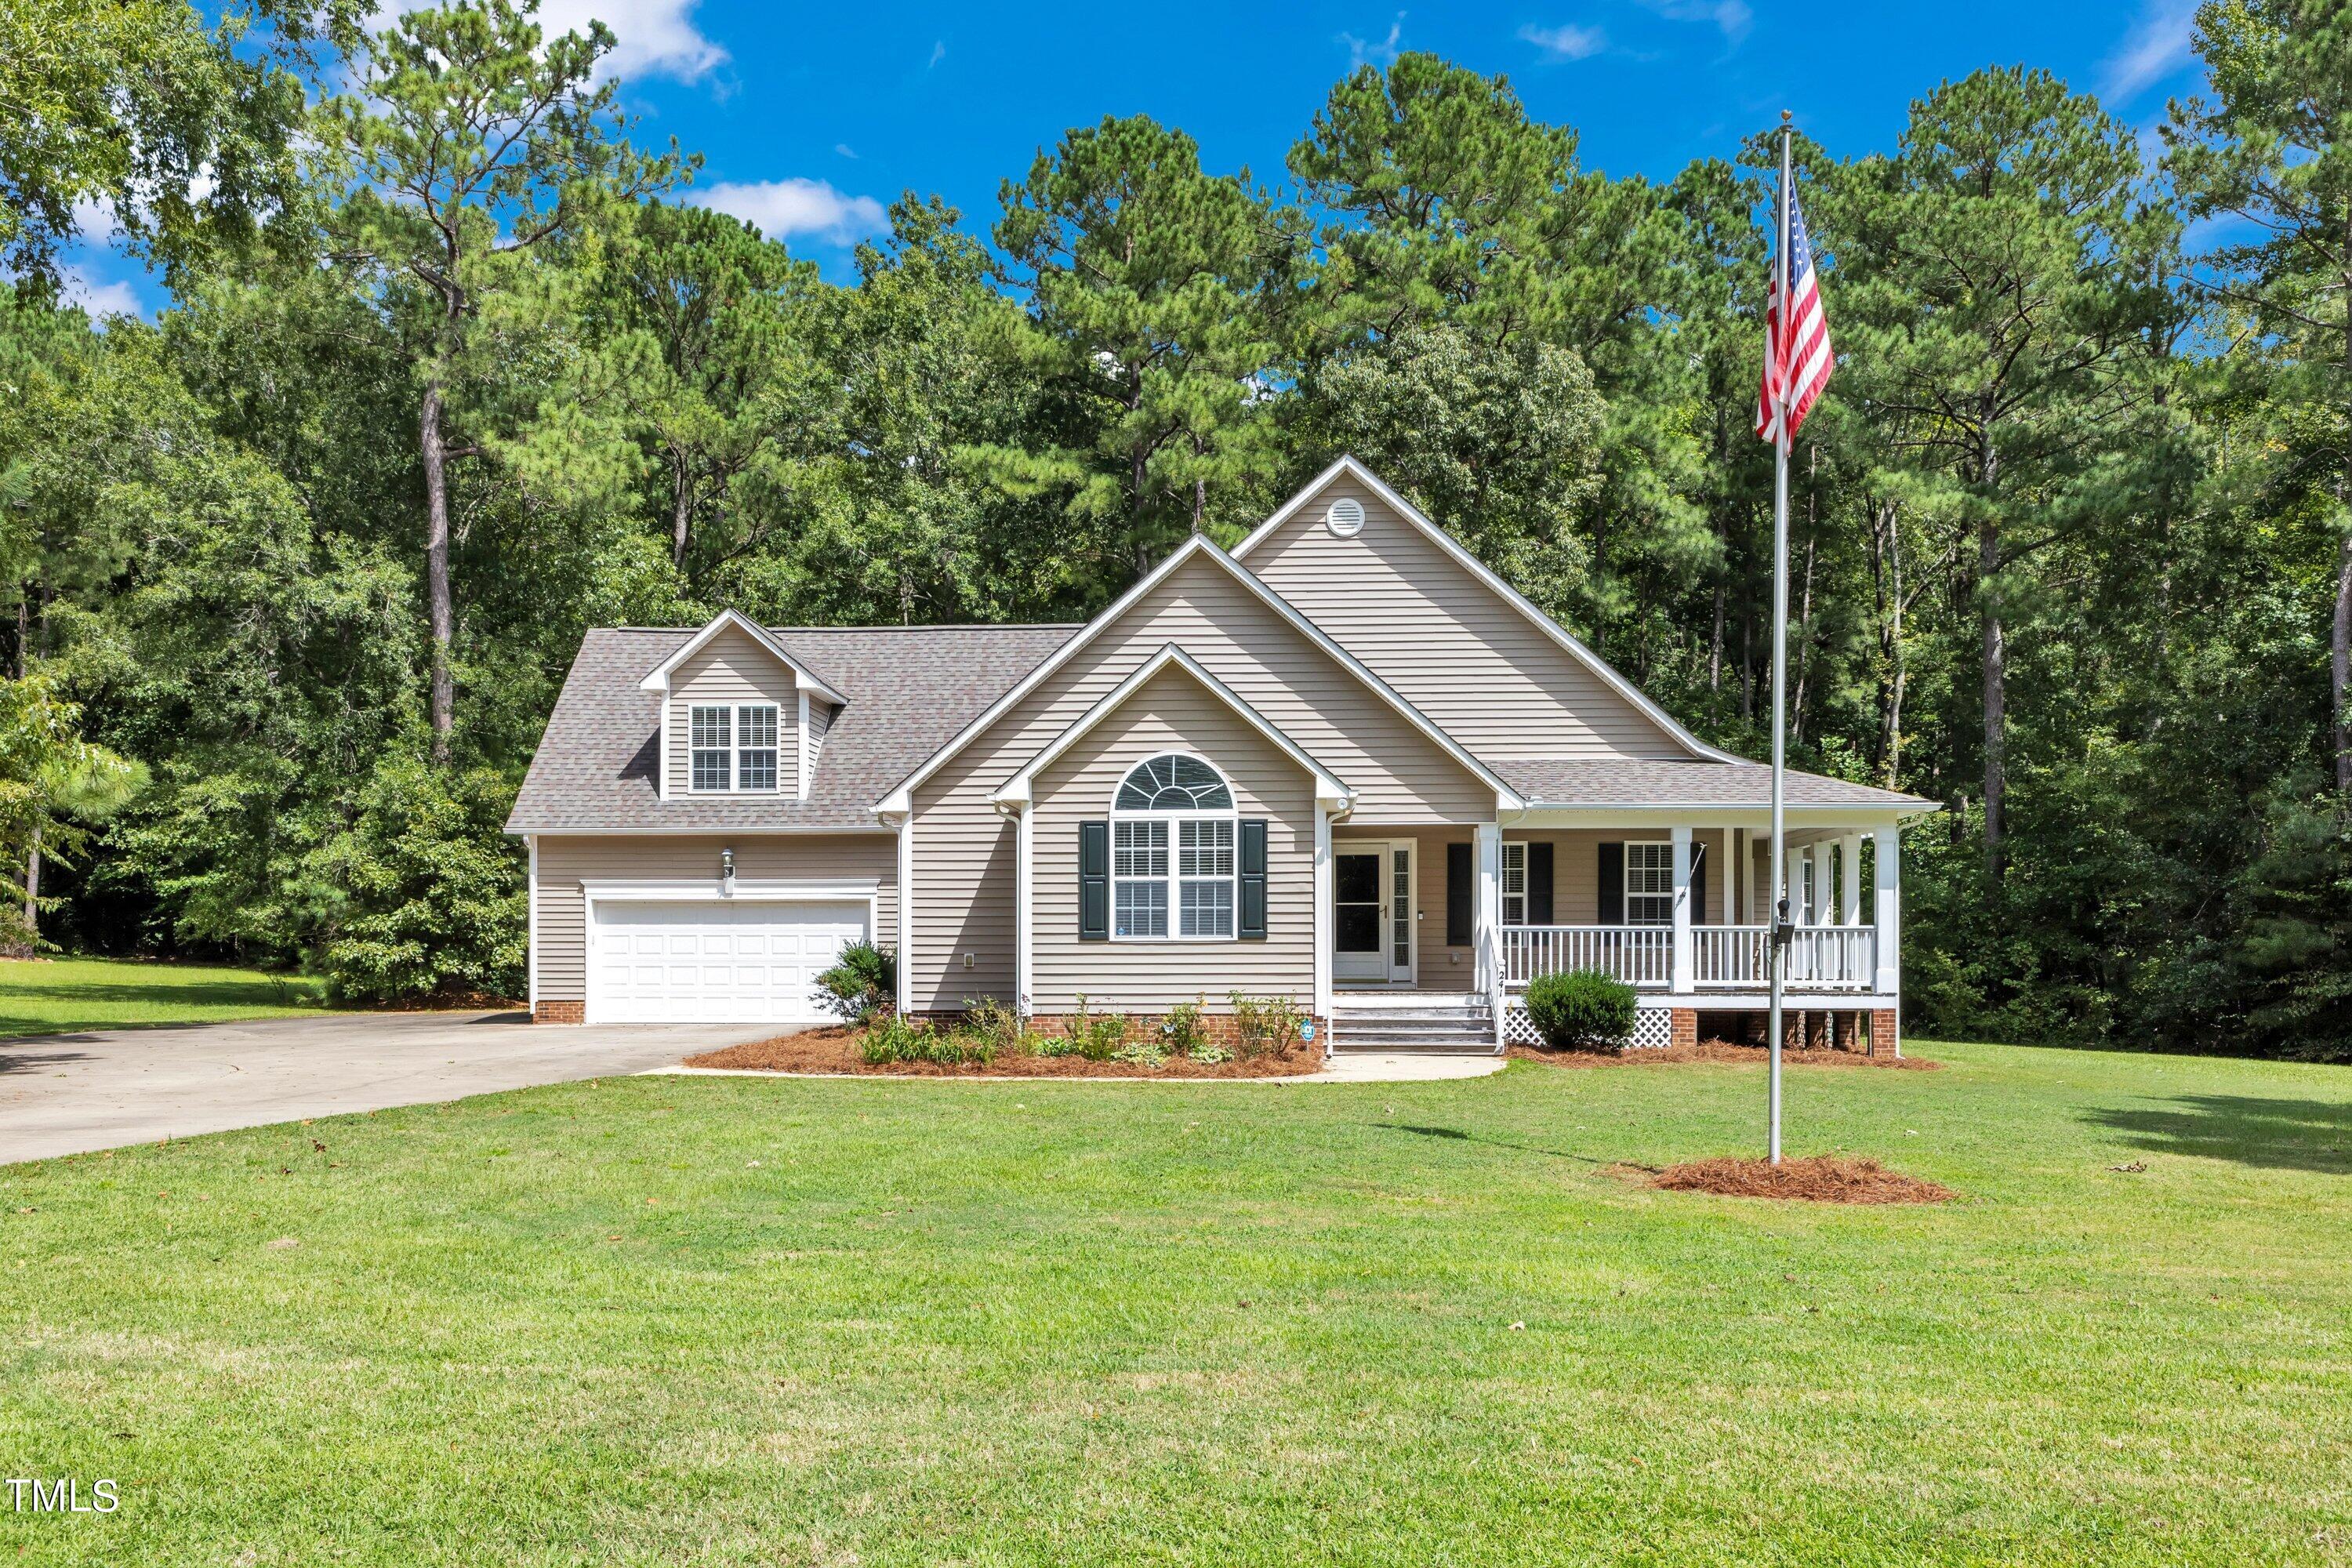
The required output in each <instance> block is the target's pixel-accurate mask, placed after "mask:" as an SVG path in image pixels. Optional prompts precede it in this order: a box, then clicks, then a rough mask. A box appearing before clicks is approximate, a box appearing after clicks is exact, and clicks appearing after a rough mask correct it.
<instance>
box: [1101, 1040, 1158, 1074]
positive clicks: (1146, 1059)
mask: <svg viewBox="0 0 2352 1568" xmlns="http://www.w3.org/2000/svg"><path fill="white" fill-rule="evenodd" d="M1093 1059H1095V1060H1102V1059H1105V1058H1093ZM1108 1059H1109V1060H1111V1061H1115V1062H1125V1063H1126V1064H1127V1065H1128V1066H1129V1067H1139V1068H1156V1067H1165V1066H1166V1065H1167V1063H1168V1047H1165V1046H1163V1045H1161V1044H1160V1042H1159V1041H1158V1040H1138V1041H1136V1042H1135V1044H1133V1045H1131V1046H1121V1047H1118V1049H1117V1050H1115V1051H1113V1052H1111V1054H1110V1056H1109V1058H1108Z"/></svg>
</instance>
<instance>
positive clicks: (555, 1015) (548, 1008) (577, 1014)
mask: <svg viewBox="0 0 2352 1568" xmlns="http://www.w3.org/2000/svg"><path fill="white" fill-rule="evenodd" d="M530 1021H531V1022H532V1023H534V1024H584V1023H586V1022H587V1021H588V1004H587V1003H585V1002H541V1004H539V1005H537V1006H535V1007H533V1008H532V1009H531V1010H530Z"/></svg>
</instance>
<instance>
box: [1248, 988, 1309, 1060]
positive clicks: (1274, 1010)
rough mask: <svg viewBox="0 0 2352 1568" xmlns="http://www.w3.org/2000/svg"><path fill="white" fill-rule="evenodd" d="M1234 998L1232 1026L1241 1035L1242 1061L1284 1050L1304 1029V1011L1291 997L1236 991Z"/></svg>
mask: <svg viewBox="0 0 2352 1568" xmlns="http://www.w3.org/2000/svg"><path fill="white" fill-rule="evenodd" d="M1233 1002H1234V1032H1235V1033H1236V1034H1237V1035H1239V1036H1240V1037H1241V1056H1242V1058H1243V1059H1244V1061H1246V1060H1248V1059H1249V1058H1252V1057H1258V1056H1264V1055H1265V1054H1266V1053H1267V1052H1274V1053H1276V1054H1277V1055H1278V1054H1280V1053H1281V1052H1284V1051H1286V1050H1288V1049H1290V1047H1293V1046H1295V1045H1297V1044H1298V1041H1299V1037H1300V1036H1302V1035H1303V1034H1305V1033H1306V1024H1307V1015H1306V1013H1305V1011H1304V1010H1302V1009H1301V1008H1300V1007H1299V1005H1298V1004H1297V1001H1295V1000H1294V999H1292V998H1291V997H1288V996H1264V997H1259V996H1244V995H1243V994H1241V993H1240V992H1238V991H1236V992H1234V994H1233Z"/></svg>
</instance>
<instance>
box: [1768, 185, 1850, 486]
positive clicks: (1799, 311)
mask: <svg viewBox="0 0 2352 1568" xmlns="http://www.w3.org/2000/svg"><path fill="white" fill-rule="evenodd" d="M1789 298H1790V300H1793V301H1794V302H1795V307H1794V309H1792V310H1789V311H1787V312H1786V315H1787V325H1786V329H1785V330H1784V328H1783V323H1782V315H1783V312H1782V310H1781V300H1780V268H1773V270H1772V293H1771V296H1770V298H1769V300H1767V301H1766V303H1765V307H1764V386H1763V390H1762V392H1761V393H1760V395H1759V396H1758V397H1757V400H1756V434H1757V435H1759V436H1760V437H1763V438H1764V439H1765V440H1767V441H1777V440H1779V439H1780V419H1781V418H1782V417H1783V416H1786V418H1787V419H1788V422H1789V439H1790V440H1791V441H1794V440H1795V439H1796V438H1797V430H1798V428H1799V426H1802V425H1803V424H1804V422H1805V416H1806V414H1807V413H1809V412H1811V409H1812V406H1813V404H1814V402H1815V400H1817V399H1818V398H1819V397H1820V396H1821V395H1822V387H1824V386H1827V385H1828V384H1830V370H1831V368H1832V364H1833V363H1834V362H1833V360H1832V357H1831V354H1830V323H1829V319H1828V318H1827V317H1825V316H1823V315H1822V290H1821V287H1820V284H1819V282H1818V281H1817V280H1816V279H1815V278H1814V277H1813V242H1812V241H1811V239H1810V238H1808V237H1806V234H1805V210H1804V208H1802V207H1801V206H1799V205H1797V193H1796V192H1795V191H1790V193H1789Z"/></svg>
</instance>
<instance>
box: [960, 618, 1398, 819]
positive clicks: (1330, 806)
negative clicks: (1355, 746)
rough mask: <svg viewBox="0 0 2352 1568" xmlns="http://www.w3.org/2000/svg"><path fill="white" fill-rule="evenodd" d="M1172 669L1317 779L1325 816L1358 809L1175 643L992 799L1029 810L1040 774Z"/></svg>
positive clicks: (1345, 791)
mask: <svg viewBox="0 0 2352 1568" xmlns="http://www.w3.org/2000/svg"><path fill="white" fill-rule="evenodd" d="M1171 664H1172V665H1176V666H1178V667H1179V668H1181V669H1182V670H1183V671H1184V673H1185V674H1187V675H1189V676H1191V677H1192V679H1194V680H1196V681H1198V682H1200V684H1201V685H1202V687H1203V688H1204V689H1206V690H1207V691H1208V693H1209V695H1211V696H1212V697H1214V698H1215V699H1216V700H1218V701H1220V702H1223V704H1224V705H1225V706H1226V707H1228V708H1230V709H1232V710H1234V713H1236V714H1237V715H1239V716H1240V718H1241V720H1242V721H1243V722H1244V723H1245V724H1247V725H1249V727H1250V728H1251V729H1253V730H1255V731H1257V732H1258V733H1259V734H1261V735H1263V736H1265V738H1266V739H1267V740H1269V741H1271V742H1274V744H1275V745H1276V747H1278V748H1279V749H1280V750H1281V752H1282V753H1283V754H1284V755H1285V756H1286V757H1288V758H1289V759H1290V760H1291V761H1292V762H1294V763H1297V764H1298V765H1299V766H1300V767H1302V768H1304V769H1306V770H1307V772H1308V773H1312V774H1314V775H1315V804H1317V805H1320V806H1321V807H1323V809H1324V810H1326V811H1347V810H1350V809H1352V808H1353V807H1354V805H1355V804H1356V796H1355V792H1354V791H1353V790H1350V789H1349V787H1348V786H1347V785H1346V784H1342V783H1340V782H1339V780H1338V779H1337V778H1335V777H1333V776H1332V773H1331V771H1330V770H1329V769H1328V768H1326V767H1325V766H1324V765H1323V764H1322V763H1318V762H1317V761H1316V760H1315V759H1314V758H1313V757H1310V756H1308V755H1307V752H1306V751H1305V750H1304V749H1302V748H1301V747H1300V746H1299V744H1298V742H1296V741H1294V740H1292V739H1291V738H1290V737H1289V736H1287V735H1286V734H1284V733H1283V732H1282V731H1280V730H1278V729H1276V727H1275V726H1274V725H1273V724H1272V723H1271V722H1269V721H1267V719H1266V718H1265V715H1264V714H1262V713H1260V712H1259V711H1258V710H1256V709H1255V708H1253V707H1251V706H1250V705H1249V704H1248V703H1247V702H1245V701H1244V700H1242V698H1241V696H1240V694H1239V693H1237V692H1235V691H1234V689H1233V688H1231V687H1229V686H1227V685H1226V684H1225V683H1224V682H1223V681H1222V680H1219V679H1217V678H1216V677H1215V676H1213V675H1211V674H1210V673H1209V672H1208V671H1207V670H1205V669H1203V668H1201V662H1200V660H1198V659H1196V658H1193V657H1192V655H1191V654H1189V653H1186V652H1185V651H1184V650H1183V649H1182V648H1181V647H1177V646H1176V645H1175V644H1174V643H1172V642H1171V643H1166V644H1163V645H1162V646H1161V647H1160V651H1159V652H1158V653H1155V654H1153V655H1152V656H1151V657H1150V658H1148V659H1145V660H1144V661H1143V663H1142V664H1140V665H1139V666H1138V667H1137V668H1136V670H1135V672H1134V673H1133V674H1132V675H1129V677H1128V678H1127V679H1125V680H1122V681H1120V682H1119V683H1118V685H1117V686H1116V687H1114V688H1112V689H1111V691H1110V692H1109V694H1108V695H1107V696H1106V697H1104V698H1103V700H1101V701H1099V702H1097V703H1096V704H1095V705H1094V706H1093V707H1091V708H1089V709H1087V710H1086V712H1085V713H1083V714H1081V715H1080V716H1079V717H1078V719H1077V720H1076V721H1075V722H1073V723H1072V724H1071V725H1070V727H1069V728H1068V729H1066V730H1065V731H1062V732H1061V733H1060V734H1058V735H1056V736H1055V737H1054V738H1053V739H1052V740H1051V741H1048V742H1045V747H1044V748H1043V749H1042V750H1040V751H1039V752H1038V753H1037V754H1036V755H1035V756H1034V757H1032V758H1030V759H1029V761H1028V763H1026V764H1025V765H1024V766H1023V768H1022V769H1021V771H1020V772H1019V773H1014V774H1013V776H1012V777H1011V778H1009V779H1007V780H1005V781H1004V784H1003V785H1002V786H1001V787H1000V788H999V789H998V790H997V792H996V793H995V794H994V795H992V796H991V797H990V798H991V799H992V800H993V801H994V802H995V803H996V804H997V805H1023V806H1025V805H1028V804H1029V802H1030V791H1031V788H1032V786H1033V785H1034V784H1035V783H1036V779H1037V775H1038V774H1039V773H1043V772H1045V770H1046V769H1047V768H1049V767H1051V766H1052V765H1053V764H1054V763H1055V762H1056V761H1058V760H1059V759H1060V758H1061V756H1062V754H1063V753H1064V752H1067V751H1068V750H1069V749H1070V748H1071V747H1072V746H1074V745H1076V744H1077V742H1079V741H1080V740H1081V739H1082V738H1084V737H1085V735H1086V734H1087V731H1090V730H1092V729H1094V727H1095V726H1096V725H1097V724H1099V723H1101V722H1102V721H1104V720H1106V719H1108V718H1109V717H1110V716H1111V714H1112V713H1114V712H1116V711H1117V710H1118V709H1119V707H1120V706H1121V705H1122V704H1124V703H1125V702H1126V701H1127V700H1128V699H1129V698H1130V697H1133V696H1134V695H1135V693H1136V691H1137V690H1138V689H1140V688H1141V687H1142V685H1143V683H1144V682H1145V681H1147V680H1150V679H1151V678H1152V677H1153V676H1155V675H1158V674H1159V673H1160V671H1161V670H1163V669H1165V668H1168V667H1169V666H1170V665H1171Z"/></svg>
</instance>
